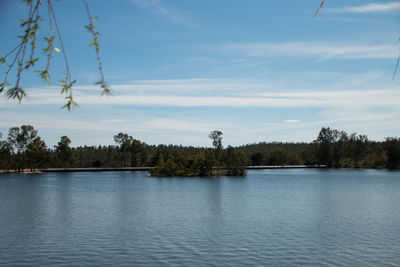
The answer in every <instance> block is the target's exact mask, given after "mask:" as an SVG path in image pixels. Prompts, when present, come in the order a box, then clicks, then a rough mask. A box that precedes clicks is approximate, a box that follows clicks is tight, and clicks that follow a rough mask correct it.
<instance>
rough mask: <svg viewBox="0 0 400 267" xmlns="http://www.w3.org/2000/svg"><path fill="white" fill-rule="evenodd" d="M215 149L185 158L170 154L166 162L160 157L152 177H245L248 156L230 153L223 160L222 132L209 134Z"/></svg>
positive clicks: (179, 154) (236, 152)
mask: <svg viewBox="0 0 400 267" xmlns="http://www.w3.org/2000/svg"><path fill="white" fill-rule="evenodd" d="M209 137H210V139H212V140H213V146H214V149H206V150H205V151H203V152H201V153H198V154H195V155H190V156H189V157H185V155H183V154H182V153H179V152H176V153H174V155H173V154H170V155H169V156H168V158H167V159H166V161H165V160H164V158H163V157H162V155H160V156H159V159H158V162H157V165H156V167H155V168H154V169H153V170H152V172H151V175H152V176H168V177H171V176H185V177H190V176H220V175H229V176H245V175H246V165H247V156H246V154H245V153H244V152H243V151H233V150H231V151H228V155H227V159H226V161H224V160H222V132H221V131H212V132H211V133H210V134H209Z"/></svg>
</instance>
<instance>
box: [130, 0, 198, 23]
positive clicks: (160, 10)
mask: <svg viewBox="0 0 400 267" xmlns="http://www.w3.org/2000/svg"><path fill="white" fill-rule="evenodd" d="M130 2H131V3H134V4H135V5H137V6H140V7H142V8H148V9H150V10H151V11H153V12H154V13H157V14H160V15H162V16H165V17H166V18H168V19H169V20H171V21H172V22H174V23H185V24H190V25H192V24H193V22H192V21H191V20H190V19H189V18H188V16H187V15H186V14H185V13H187V12H183V11H180V10H178V9H176V8H174V7H166V6H165V5H163V4H162V3H161V1H160V0H130Z"/></svg>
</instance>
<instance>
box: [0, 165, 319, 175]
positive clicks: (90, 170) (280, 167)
mask: <svg viewBox="0 0 400 267" xmlns="http://www.w3.org/2000/svg"><path fill="white" fill-rule="evenodd" d="M154 168H155V167H117V168H41V169H36V170H33V171H31V170H24V171H22V172H18V171H15V170H0V174H3V173H21V174H40V173H47V172H117V171H151V170H152V169H154ZM315 168H326V166H325V165H283V166H247V167H246V170H267V169H315Z"/></svg>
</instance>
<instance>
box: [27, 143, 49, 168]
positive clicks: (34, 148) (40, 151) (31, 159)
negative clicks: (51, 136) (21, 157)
mask: <svg viewBox="0 0 400 267" xmlns="http://www.w3.org/2000/svg"><path fill="white" fill-rule="evenodd" d="M27 156H28V164H29V167H30V169H31V170H32V171H33V170H35V169H37V168H39V167H41V166H42V165H43V164H44V162H45V161H46V158H47V146H46V143H45V142H44V141H43V140H42V139H41V138H40V137H39V136H38V137H36V138H35V139H33V140H32V142H31V143H30V144H28V150H27Z"/></svg>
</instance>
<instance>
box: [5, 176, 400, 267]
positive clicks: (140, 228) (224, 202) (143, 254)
mask: <svg viewBox="0 0 400 267" xmlns="http://www.w3.org/2000/svg"><path fill="white" fill-rule="evenodd" d="M399 174H400V173H399V172H388V171H376V170H264V171H263V170H257V171H250V172H249V174H248V176H247V177H246V178H230V177H219V178H152V177H148V174H147V173H145V172H115V173H66V174H62V173H54V174H52V173H49V174H42V175H18V174H10V175H2V176H0V214H1V216H0V237H1V242H0V266H1V265H26V266H32V265H60V266H75V265H83V264H85V265H93V266H98V265H164V264H165V265H370V266H377V265H379V266H381V265H389V266H390V265H393V266H398V264H399V263H400V249H399V248H400V236H399V235H398V233H399V232H400V224H399V221H400V194H399V193H398V192H400V179H399V177H400V176H399Z"/></svg>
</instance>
